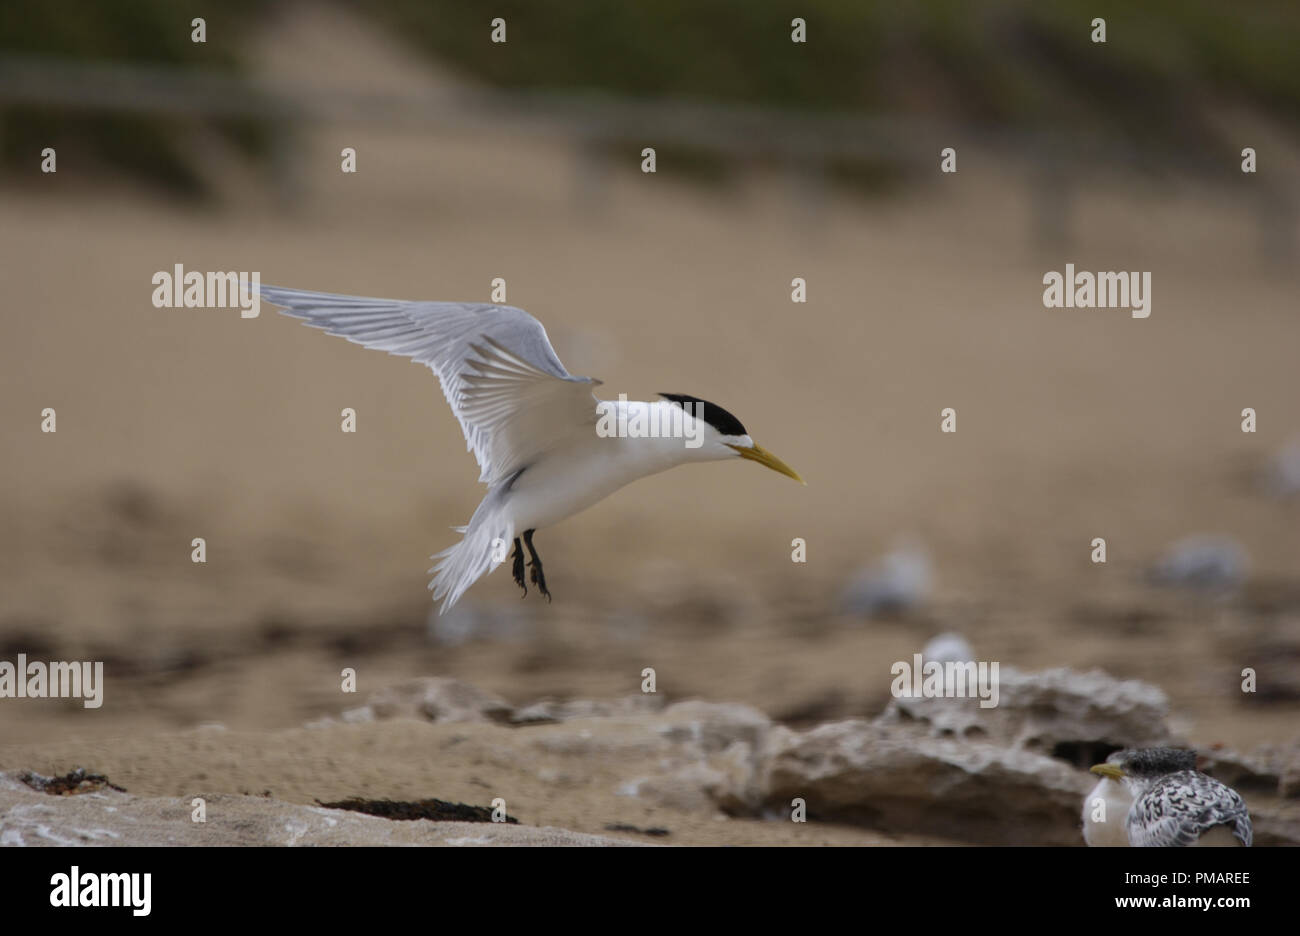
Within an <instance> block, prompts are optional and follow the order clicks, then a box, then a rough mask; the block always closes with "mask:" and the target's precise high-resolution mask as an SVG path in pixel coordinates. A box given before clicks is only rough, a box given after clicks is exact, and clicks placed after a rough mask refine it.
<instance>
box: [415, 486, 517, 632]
mask: <svg viewBox="0 0 1300 936" xmlns="http://www.w3.org/2000/svg"><path fill="white" fill-rule="evenodd" d="M511 480H512V481H513V479H511ZM509 486H510V485H509V483H507V484H505V485H502V486H501V487H498V488H494V489H493V490H492V491H490V492H489V493H488V496H487V497H485V498H483V503H481V504H479V505H478V509H477V510H475V511H474V516H473V517H471V518H470V521H469V525H468V526H463V527H456V528H455V529H456V530H457V531H459V532H460V533H463V534H464V536H462V537H461V541H460V542H459V543H457V544H456V545H455V546H452V547H451V548H450V549H444V550H443V551H442V552H440V553H438V554H437V555H436V556H433V557H432V558H433V559H434V560H435V565H434V567H433V568H432V569H430V570H429V571H430V572H431V573H433V581H431V582H430V583H429V588H430V590H431V591H432V592H433V600H434V601H438V600H439V599H443V601H442V607H441V608H439V609H438V613H439V614H446V613H447V610H448V609H449V608H450V607H451V606H452V605H454V604H455V603H456V602H457V601H459V600H460V596H461V595H463V594H465V592H466V590H468V589H469V587H470V586H471V585H473V584H474V583H475V582H477V581H478V580H479V579H480V578H481V577H482V576H484V575H486V574H487V573H488V572H491V571H492V570H493V569H495V568H496V567H497V566H499V565H500V564H501V563H502V562H504V561H505V560H506V556H507V555H508V554H509V551H510V543H511V541H512V540H513V539H514V538H515V529H514V525H513V524H512V523H511V522H510V520H509V518H508V517H507V516H506V515H505V511H504V510H503V509H502V508H503V507H504V504H503V500H504V498H503V497H502V496H500V495H503V494H504V493H505V490H507V489H508V488H509Z"/></svg>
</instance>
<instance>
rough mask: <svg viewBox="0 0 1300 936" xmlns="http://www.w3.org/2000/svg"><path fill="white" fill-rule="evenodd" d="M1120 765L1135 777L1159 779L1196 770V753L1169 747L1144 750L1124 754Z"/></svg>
mask: <svg viewBox="0 0 1300 936" xmlns="http://www.w3.org/2000/svg"><path fill="white" fill-rule="evenodd" d="M1120 763H1121V765H1122V766H1123V768H1124V770H1125V771H1127V772H1128V773H1131V774H1133V775H1134V776H1138V777H1158V776H1160V775H1162V774H1168V773H1177V772H1178V771H1180V770H1195V769H1196V752H1195V751H1181V750H1179V749H1178V748H1167V747H1160V748H1143V749H1141V750H1136V751H1126V752H1124V754H1122V755H1121V761H1120Z"/></svg>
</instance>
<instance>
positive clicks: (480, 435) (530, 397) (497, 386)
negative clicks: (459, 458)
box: [258, 286, 600, 485]
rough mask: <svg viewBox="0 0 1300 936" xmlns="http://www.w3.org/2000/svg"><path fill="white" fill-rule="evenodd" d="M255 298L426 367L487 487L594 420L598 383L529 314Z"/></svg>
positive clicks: (276, 290)
mask: <svg viewBox="0 0 1300 936" xmlns="http://www.w3.org/2000/svg"><path fill="white" fill-rule="evenodd" d="M258 291H259V293H260V295H261V297H262V298H263V299H265V300H267V301H268V302H270V303H272V304H273V305H277V306H281V307H283V308H284V309H285V310H286V311H285V314H286V315H291V316H293V317H294V318H299V319H302V320H303V321H305V322H306V323H307V324H308V325H311V326H313V327H315V328H321V329H324V330H325V331H327V332H328V333H329V334H331V335H338V336H339V337H340V338H346V339H347V340H348V341H352V342H355V343H356V344H359V345H364V346H365V347H367V348H377V349H379V350H382V351H387V352H388V353H390V354H398V355H402V356H404V357H409V358H412V359H413V360H415V361H418V362H419V363H421V364H427V365H428V366H429V368H430V369H431V370H432V371H433V372H434V373H435V374H437V375H438V380H439V381H440V382H441V383H442V392H443V395H444V396H446V398H447V402H448V404H450V405H451V411H452V413H453V414H455V416H456V419H457V420H458V421H459V422H460V426H461V429H462V430H464V432H465V443H466V448H468V449H469V450H471V451H473V453H474V457H475V458H476V459H477V460H478V464H479V469H480V473H479V480H480V481H483V482H486V483H487V484H488V485H493V484H496V483H497V482H498V481H501V480H503V479H505V478H509V477H510V476H511V475H513V474H514V473H515V472H516V471H519V470H520V469H521V468H525V467H527V465H528V464H529V463H530V462H531V461H533V460H534V459H535V458H536V457H537V456H538V455H540V454H541V453H542V452H544V451H546V450H547V449H548V448H550V446H551V445H553V444H554V443H555V442H556V441H558V440H562V439H564V438H565V437H567V436H569V435H570V434H572V433H573V432H574V431H576V430H578V429H580V428H582V427H584V426H587V425H591V424H594V423H595V421H596V407H595V402H596V400H595V396H594V395H593V394H592V392H591V388H592V387H594V386H599V384H600V381H599V380H593V379H592V378H590V377H574V376H572V375H571V374H569V372H568V371H566V370H565V369H564V365H563V364H561V363H560V359H559V358H558V357H556V355H555V349H554V348H552V347H551V342H550V340H549V339H548V338H547V337H546V329H545V328H543V327H542V323H541V322H539V321H537V319H535V318H533V317H532V316H531V315H529V314H528V313H527V312H525V311H524V310H523V309H516V308H514V307H513V306H499V305H487V304H475V303H461V302H402V301H397V300H392V299H367V298H365V297H362V296H339V295H333V294H331V293H318V292H307V291H305V290H300V289H282V288H280V287H277V286H262V287H260V288H259V290H258Z"/></svg>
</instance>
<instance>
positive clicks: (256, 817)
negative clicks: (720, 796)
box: [0, 773, 643, 846]
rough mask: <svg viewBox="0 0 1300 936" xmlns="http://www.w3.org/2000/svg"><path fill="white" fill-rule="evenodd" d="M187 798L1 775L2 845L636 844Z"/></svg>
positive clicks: (250, 799)
mask: <svg viewBox="0 0 1300 936" xmlns="http://www.w3.org/2000/svg"><path fill="white" fill-rule="evenodd" d="M205 799H206V802H207V821H206V822H202V823H198V822H194V821H192V819H191V814H192V811H193V806H191V805H190V800H189V799H174V798H170V797H144V796H133V795H132V794H130V793H119V792H115V791H111V790H106V791H101V792H94V793H85V794H81V795H76V796H50V795H48V794H45V793H41V792H38V791H36V790H34V789H32V788H31V787H29V786H27V785H25V784H23V783H21V782H20V781H19V780H18V779H17V776H16V775H15V774H12V773H8V774H5V773H0V845H128V846H143V845H441V846H469V845H497V846H500V845H636V844H643V843H638V842H634V841H630V840H624V839H614V838H606V837H605V836H600V835H586V834H583V833H580V832H569V831H566V830H564V829H556V828H550V827H533V826H525V825H509V824H506V823H496V822H430V821H428V820H423V819H422V820H417V821H412V822H399V821H394V820H390V819H380V818H378V817H375V816H367V815H364V814H361V813H356V812H347V811H343V810H338V809H323V808H321V807H319V806H303V805H300V804H297V803H285V802H281V801H279V800H273V799H268V798H263V797H256V796H232V795H224V794H223V795H217V796H210V797H206V798H205Z"/></svg>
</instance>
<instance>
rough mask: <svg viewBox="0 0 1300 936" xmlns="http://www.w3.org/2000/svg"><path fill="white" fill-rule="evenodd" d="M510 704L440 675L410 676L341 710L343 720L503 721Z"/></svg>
mask: <svg viewBox="0 0 1300 936" xmlns="http://www.w3.org/2000/svg"><path fill="white" fill-rule="evenodd" d="M513 712H514V707H513V706H512V705H510V703H509V702H506V701H505V700H504V699H502V698H501V697H500V696H497V695H494V694H492V693H490V692H487V691H485V690H483V689H479V688H478V687H477V686H471V685H470V684H469V683H464V682H461V681H460V680H458V679H449V678H446V677H441V676H429V677H425V678H422V679H413V680H411V681H410V682H405V683H399V684H398V685H395V686H388V687H385V688H383V689H380V690H378V691H376V692H375V693H374V694H373V695H372V696H371V697H370V701H369V702H367V703H366V704H365V705H364V706H362V707H360V708H356V709H351V710H349V711H347V712H344V713H343V716H342V717H343V721H345V722H366V721H374V720H376V719H384V718H427V719H429V720H430V721H436V722H465V721H494V722H504V721H507V720H508V719H509V718H510V716H511V715H512V714H513Z"/></svg>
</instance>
